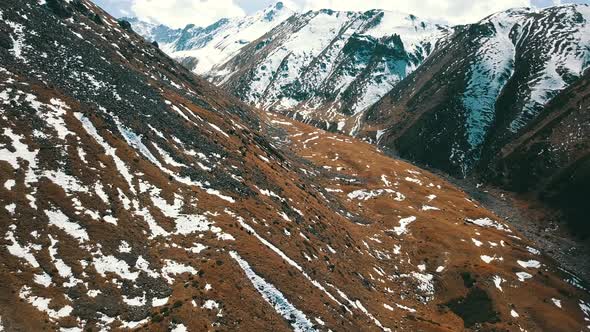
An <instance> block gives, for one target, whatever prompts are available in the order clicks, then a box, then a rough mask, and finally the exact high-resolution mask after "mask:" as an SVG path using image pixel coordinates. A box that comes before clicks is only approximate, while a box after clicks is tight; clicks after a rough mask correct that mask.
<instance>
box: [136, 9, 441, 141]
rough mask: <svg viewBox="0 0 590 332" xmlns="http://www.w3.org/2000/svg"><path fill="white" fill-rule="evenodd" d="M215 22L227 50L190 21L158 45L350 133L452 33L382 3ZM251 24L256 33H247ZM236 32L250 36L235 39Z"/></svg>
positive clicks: (270, 102)
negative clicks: (181, 34)
mask: <svg viewBox="0 0 590 332" xmlns="http://www.w3.org/2000/svg"><path fill="white" fill-rule="evenodd" d="M279 9H280V11H279V13H280V14H276V12H277V11H278V10H279ZM269 13H275V14H273V15H272V17H273V20H272V21H271V23H267V19H266V18H267V17H268V16H269ZM287 18H288V19H287ZM220 22H225V23H219V24H216V25H215V27H214V28H213V26H212V27H209V28H207V29H209V30H213V31H214V33H215V34H216V35H219V36H224V38H225V37H226V36H227V35H229V36H236V37H233V39H231V40H230V41H224V42H223V46H222V47H228V46H227V45H229V44H230V42H233V43H234V44H233V45H234V46H235V47H231V52H226V53H227V55H228V56H221V57H220V56H218V55H217V54H212V55H211V56H210V53H211V49H212V47H218V46H217V45H218V43H220V42H219V41H218V40H215V39H211V38H207V39H205V37H207V36H208V35H207V34H203V33H201V32H200V31H201V30H202V29H201V28H194V29H196V30H195V31H198V33H196V35H197V36H198V37H193V38H194V39H196V40H197V41H198V42H197V43H176V44H174V45H173V46H172V47H168V46H165V47H164V48H163V49H164V50H165V51H166V53H168V54H169V55H171V56H172V57H175V58H177V59H179V60H180V61H181V62H182V63H183V64H185V65H186V66H188V67H189V69H195V68H194V67H193V66H192V64H193V63H198V62H200V61H208V63H209V64H210V66H208V67H207V68H206V70H202V69H199V68H197V69H195V72H197V73H199V74H203V75H205V76H206V77H207V78H208V79H209V81H211V82H213V83H215V84H217V85H219V86H221V87H223V88H224V89H225V90H227V91H230V92H231V93H233V94H234V95H236V96H238V97H240V98H241V99H242V100H243V101H245V102H248V103H251V104H253V105H256V106H257V107H260V108H263V109H265V110H272V111H281V112H284V113H287V114H289V115H290V116H293V117H297V118H298V119H300V120H303V121H307V122H314V123H315V124H317V125H320V126H322V127H324V128H330V127H333V129H338V130H339V131H341V132H344V131H346V132H351V131H352V132H353V133H355V132H356V130H358V127H357V128H356V129H355V128H353V125H347V123H346V121H347V120H348V119H350V118H353V117H354V118H355V119H356V118H359V117H361V116H360V114H362V112H363V111H365V110H366V109H368V108H369V106H371V105H373V104H374V103H375V102H377V101H378V100H379V99H381V97H383V96H384V95H385V94H387V92H389V91H390V90H391V88H392V87H393V86H395V85H396V84H397V83H398V82H400V81H401V80H403V79H404V78H405V77H406V76H407V75H408V74H409V73H411V72H412V71H414V70H415V69H416V68H417V67H418V66H419V65H420V64H421V63H422V62H423V61H424V59H426V58H427V57H428V56H429V55H430V54H431V52H432V51H433V50H434V49H435V48H436V47H437V45H438V44H439V43H441V42H442V40H444V39H445V38H446V37H448V36H449V35H450V34H451V33H452V29H450V28H448V27H446V26H441V25H437V24H431V23H429V22H425V21H423V20H420V19H419V18H417V17H415V16H413V15H406V14H399V13H394V12H388V11H382V10H373V11H368V12H364V13H360V12H339V11H333V10H320V11H309V12H307V13H294V12H293V11H290V10H288V9H286V7H284V6H283V4H282V3H278V4H277V5H275V6H272V7H269V8H267V9H266V10H264V11H262V12H260V13H256V14H255V15H252V16H248V17H246V18H243V19H240V21H238V22H248V24H245V23H239V24H238V23H234V24H232V25H231V26H229V23H228V22H233V21H220ZM280 22H282V23H281V24H278V26H276V27H274V25H275V24H277V23H280ZM132 24H133V26H134V28H135V27H137V28H136V30H137V31H138V32H139V33H140V34H142V35H144V36H145V37H146V38H148V39H154V38H153V33H146V32H145V30H146V29H145V28H144V27H143V23H141V22H138V21H137V20H133V21H132ZM252 26H253V27H255V29H254V30H255V31H256V32H257V33H251V31H250V30H253V28H251V27H252ZM185 30H186V29H185ZM193 34H195V33H189V35H193ZM239 35H248V36H251V38H245V39H243V38H242V39H240V40H243V41H244V42H243V43H237V42H235V40H237V39H238V37H237V36H239ZM155 40H158V39H157V38H155ZM213 53H215V52H213ZM186 56H189V58H186ZM193 59H197V60H193ZM205 59H210V60H205Z"/></svg>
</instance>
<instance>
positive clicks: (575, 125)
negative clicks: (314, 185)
mask: <svg viewBox="0 0 590 332" xmlns="http://www.w3.org/2000/svg"><path fill="white" fill-rule="evenodd" d="M276 6H278V7H277V8H282V10H286V9H285V8H286V7H285V6H284V5H283V4H282V3H279V4H277V5H276ZM273 8H275V7H270V8H268V9H266V10H264V11H262V12H261V13H258V14H255V15H252V16H250V17H247V18H241V19H233V20H234V21H235V22H241V21H248V22H251V21H256V22H264V20H262V19H261V17H263V16H264V15H263V14H264V13H267V12H269V11H272V12H274V11H276V8H275V9H273ZM285 16H287V15H285ZM589 20H590V6H589V5H587V4H586V5H583V4H579V5H562V6H555V7H549V8H546V9H533V8H518V9H511V10H507V11H504V12H499V13H496V14H493V15H490V16H489V17H486V18H484V19H483V20H481V21H479V22H477V23H474V24H469V25H462V26H445V25H441V24H436V23H435V22H428V21H427V20H422V19H419V18H418V17H417V16H415V15H412V14H400V13H395V12H389V11H383V10H373V11H367V12H362V13H361V12H338V11H333V10H328V9H327V10H320V11H310V12H306V13H293V14H292V16H291V17H290V18H288V19H286V20H283V22H282V23H280V24H278V25H276V26H275V27H274V28H272V29H271V26H273V25H270V24H268V25H267V24H264V26H265V27H266V28H267V29H268V30H267V31H266V33H264V34H263V33H262V32H260V33H259V35H260V36H259V37H258V38H257V39H255V40H252V41H251V42H250V43H247V44H244V45H238V43H236V42H234V44H233V45H234V46H233V47H232V48H231V50H232V54H233V55H232V56H231V57H229V59H228V57H217V59H219V61H217V62H216V63H215V64H214V65H213V66H211V68H210V69H209V70H208V71H205V72H203V71H199V70H197V71H196V72H197V73H200V74H203V75H204V76H206V77H207V78H208V80H209V81H211V82H212V83H214V84H216V85H218V86H220V87H221V88H223V89H224V90H226V91H229V92H231V93H232V94H234V95H235V96H237V97H239V98H240V99H242V100H243V101H245V102H247V103H249V104H251V105H254V106H257V107H259V108H262V109H264V110H267V111H272V112H275V113H279V114H282V115H286V116H288V117H290V118H293V119H297V120H299V121H302V122H305V123H308V124H312V125H314V126H316V127H319V128H321V129H324V130H328V131H331V132H340V133H345V134H348V135H351V136H354V137H358V138H361V139H363V140H365V141H368V142H371V143H374V144H376V145H377V146H378V147H379V148H380V149H382V150H383V151H384V152H385V153H387V154H389V155H392V156H396V157H401V158H404V159H407V160H410V161H412V162H415V163H417V164H419V165H422V166H423V167H427V168H429V169H433V170H440V171H443V172H444V173H446V174H450V175H451V176H453V177H455V178H459V179H464V178H466V179H468V180H469V181H472V182H474V183H478V184H485V185H486V187H491V188H493V189H495V188H501V189H505V190H508V191H509V193H510V194H513V195H516V197H518V199H519V200H521V201H525V203H524V204H525V205H526V206H527V208H526V209H525V210H526V211H530V210H531V209H530V207H531V206H541V207H542V209H541V210H543V211H542V212H539V209H536V208H535V209H532V210H534V211H537V212H535V213H536V214H542V215H544V216H545V217H543V218H542V219H544V221H543V223H544V224H553V223H554V220H555V219H558V220H565V221H567V222H569V224H570V226H573V228H570V230H571V232H572V233H574V234H575V235H576V236H578V237H581V238H588V237H589V236H590V227H588V223H587V217H586V216H587V213H588V212H589V211H588V209H587V207H586V204H585V202H586V197H588V195H589V194H590V192H589V191H588V190H589V189H588V188H590V186H588V185H587V184H588V183H589V182H588V181H589V179H590V171H588V169H589V168H588V158H590V154H589V148H590V139H589V137H590V135H589V130H590V122H588V121H587V120H588V119H587V116H586V115H585V114H587V113H588V105H587V101H586V96H588V94H589V93H590V90H588V85H587V84H586V82H587V76H585V74H584V73H585V72H587V69H588V67H589V65H590V23H589V22H590V21H589ZM229 21H230V22H233V21H231V20H229ZM224 22H226V20H222V21H220V22H219V23H217V24H214V25H213V26H211V27H209V28H206V29H199V30H196V31H197V34H196V36H195V35H190V36H193V38H197V39H198V40H203V39H204V38H205V36H207V35H208V34H206V33H203V32H201V31H205V30H207V31H208V30H215V31H218V30H216V29H218V27H219V26H222V25H223V24H226V23H224ZM133 26H134V27H135V26H137V27H138V28H141V25H139V23H134V24H133ZM235 26H239V24H237V25H236V24H233V25H231V27H232V28H233V27H235ZM257 26H263V23H258V25H257ZM220 29H221V31H224V29H223V28H220ZM138 30H139V31H140V33H141V34H144V33H142V32H141V31H142V30H143V29H138ZM228 31H229V30H228ZM232 31H233V30H232ZM260 31H262V29H261V30H260ZM219 34H221V35H226V33H225V32H219ZM144 35H146V34H144ZM148 35H149V38H151V39H153V40H158V37H157V36H156V35H155V34H154V33H151V34H148ZM227 35H230V36H233V35H234V33H229V34H227ZM186 38H188V36H187V37H178V38H177V39H176V40H177V42H172V43H173V44H174V45H177V44H179V42H178V41H181V40H184V39H186ZM251 39H254V37H253V38H251ZM180 44H182V45H184V43H180ZM216 45H221V44H219V43H218V42H213V41H212V42H211V43H201V44H198V45H195V46H194V47H192V52H195V53H196V52H203V54H209V53H211V54H215V53H214V52H212V51H210V49H211V48H212V47H216ZM163 49H164V50H165V51H166V52H167V53H168V54H169V55H171V56H172V57H174V58H177V59H180V60H181V62H182V63H184V64H185V65H187V62H186V61H185V60H184V59H185V58H183V55H182V54H183V52H186V51H180V50H178V49H170V48H163ZM203 57H204V58H206V59H207V58H209V57H208V56H203ZM197 58H198V57H197ZM195 61H196V60H193V61H192V62H195ZM188 68H189V69H192V67H191V66H188ZM502 197H504V196H502ZM516 205H519V204H516ZM545 208H548V210H545ZM525 214H528V212H526V213H525ZM529 217H530V216H529ZM527 218H528V217H527ZM558 223H559V222H558ZM539 227H540V228H545V226H539ZM551 227H552V226H551ZM551 227H550V228H551Z"/></svg>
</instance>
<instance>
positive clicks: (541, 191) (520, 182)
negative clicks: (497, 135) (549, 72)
mask: <svg viewBox="0 0 590 332" xmlns="http://www.w3.org/2000/svg"><path fill="white" fill-rule="evenodd" d="M589 78H590V74H589V73H586V74H585V75H584V76H583V77H582V78H581V79H580V80H579V81H577V82H576V83H574V84H573V85H572V86H571V87H569V88H568V89H566V90H565V91H563V92H562V93H560V94H559V95H558V96H557V97H556V98H555V99H553V100H552V101H551V102H550V103H549V104H548V105H547V106H546V107H545V108H544V109H543V111H542V112H541V113H540V115H539V117H538V118H537V119H536V120H535V121H533V122H532V123H531V124H530V125H528V126H527V127H525V128H524V129H523V130H522V133H521V134H520V135H519V136H518V137H517V138H516V139H514V140H513V141H511V142H510V143H509V144H506V145H505V146H504V147H503V148H502V150H501V152H500V153H499V154H498V155H497V156H494V157H492V158H491V160H492V162H491V163H490V164H488V166H487V167H483V166H482V170H481V172H482V173H483V174H484V175H485V176H486V177H487V178H488V179H489V180H490V181H492V182H494V183H497V184H499V185H501V186H503V187H506V188H509V189H511V190H514V191H516V192H523V193H530V192H533V193H536V194H537V195H538V196H539V197H540V198H541V199H542V200H544V201H546V202H548V203H549V204H550V205H551V206H554V207H557V208H559V209H560V210H561V211H563V212H564V217H565V219H566V220H567V221H568V222H570V224H571V226H572V229H573V232H574V234H576V236H580V237H582V238H587V237H588V236H589V235H590V228H589V227H590V224H588V222H587V216H586V215H587V206H586V205H587V204H586V202H585V199H584V198H583V197H587V195H588V194H589V192H588V188H590V187H589V186H588V184H589V182H588V181H589V179H590V172H589V171H590V168H589V164H588V162H589V148H590V141H589V140H588V137H590V113H589V112H588V110H589V107H590V85H589V84H590V81H589Z"/></svg>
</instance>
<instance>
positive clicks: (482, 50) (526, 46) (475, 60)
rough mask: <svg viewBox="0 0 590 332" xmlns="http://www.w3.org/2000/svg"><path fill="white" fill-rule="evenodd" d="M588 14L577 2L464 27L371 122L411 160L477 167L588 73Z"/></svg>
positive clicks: (462, 171) (462, 169) (467, 170)
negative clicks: (585, 71)
mask: <svg viewBox="0 0 590 332" xmlns="http://www.w3.org/2000/svg"><path fill="white" fill-rule="evenodd" d="M588 19H590V7H588V6H587V5H577V6H574V5H570V6H561V7H552V8H548V9H545V10H542V11H540V12H534V11H531V10H526V9H524V10H510V11H507V12H503V13H499V14H496V15H493V16H491V17H489V18H486V19H485V20H483V21H481V22H479V23H478V24H474V25H468V26H464V27H461V28H458V29H457V32H456V33H455V35H454V36H453V38H452V39H451V40H450V41H449V42H448V43H447V44H446V45H445V46H444V47H442V48H441V49H440V50H438V51H437V52H435V54H434V55H433V56H431V57H430V58H429V59H428V60H427V61H426V62H425V63H424V64H423V66H421V67H420V68H419V69H418V71H416V72H415V73H414V74H413V75H412V76H411V77H409V78H408V79H407V80H405V81H404V82H402V84H399V85H397V86H396V87H394V89H392V91H391V92H390V93H389V95H388V96H386V97H385V98H384V99H383V100H381V101H380V102H379V103H377V104H376V105H374V106H373V107H372V109H371V110H370V111H368V112H367V116H366V118H365V119H364V120H365V121H366V124H367V128H370V129H367V130H374V129H375V128H379V130H381V131H380V132H379V134H378V135H376V136H379V137H378V141H379V145H380V146H382V147H385V148H390V149H391V150H393V151H395V152H396V153H399V154H400V155H401V156H403V157H405V158H408V159H411V160H415V161H418V162H421V163H423V164H427V165H430V166H432V167H435V168H438V169H442V170H445V171H447V172H449V173H450V174H453V175H457V176H461V177H465V176H468V175H470V174H472V173H473V172H474V171H475V170H477V169H478V168H479V167H480V166H482V165H483V166H485V165H487V163H488V162H489V160H490V159H491V158H493V157H494V156H495V154H496V153H497V152H498V151H499V150H500V149H501V148H502V146H503V145H505V144H507V143H509V142H510V141H511V140H512V139H514V138H515V137H517V136H518V135H519V134H520V133H521V132H522V128H523V127H525V126H526V125H527V124H529V123H530V122H531V121H532V120H534V119H536V118H537V117H538V115H539V113H540V112H541V111H542V110H543V108H544V106H545V104H546V103H547V102H549V101H550V100H551V99H553V98H554V97H555V96H557V94H559V93H560V92H561V91H562V90H563V89H565V88H566V87H567V86H569V85H570V84H572V83H574V82H576V80H578V79H579V78H580V77H581V76H582V74H583V72H584V70H585V69H586V68H587V67H588V65H589V64H590V48H589V47H590V40H589V39H588V36H590V23H589V22H588V21H587V20H588ZM372 135H375V133H373V134H372ZM416 142H420V143H419V144H416Z"/></svg>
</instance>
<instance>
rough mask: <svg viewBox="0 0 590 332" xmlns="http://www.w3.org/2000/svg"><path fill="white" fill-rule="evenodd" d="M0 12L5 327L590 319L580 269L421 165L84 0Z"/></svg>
mask: <svg viewBox="0 0 590 332" xmlns="http://www.w3.org/2000/svg"><path fill="white" fill-rule="evenodd" d="M0 17H1V19H0V128H1V130H0V279H1V280H2V282H1V283H0V330H6V331H43V330H47V331H102V330H107V331H109V330H125V331H127V330H140V329H141V330H148V331H175V332H179V331H200V330H209V329H212V330H213V329H214V330H244V331H268V330H273V331H292V330H305V331H359V330H363V331H365V330H366V331H393V330H406V331H417V330H427V331H454V330H469V329H471V330H482V329H488V330H514V329H519V330H520V329H526V330H530V331H537V330H547V331H579V330H582V329H584V328H585V326H586V325H587V320H588V319H590V317H589V314H590V313H589V312H588V306H589V305H590V296H589V295H588V292H587V290H586V289H588V286H585V285H584V283H583V282H581V281H580V280H579V278H577V277H576V276H574V275H572V274H570V273H568V272H565V271H564V270H562V269H560V266H559V265H558V264H557V263H556V262H555V261H553V260H551V259H550V258H548V257H547V256H545V255H544V254H542V253H541V251H539V250H538V249H536V248H534V245H533V244H532V243H530V242H528V241H527V240H526V239H524V237H523V235H522V234H520V233H519V232H518V231H517V230H516V229H514V228H513V227H512V225H509V224H507V223H506V221H504V220H502V219H501V218H498V217H497V216H496V215H494V214H493V213H492V212H490V211H488V210H486V209H485V208H483V207H482V206H481V205H480V204H479V203H477V202H475V201H474V200H473V199H472V198H470V197H468V196H467V195H466V194H465V192H463V191H462V190H460V189H459V188H457V187H455V186H454V185H452V184H450V183H448V182H446V181H444V180H443V179H441V178H439V177H437V176H436V175H434V174H431V173H429V172H427V171H424V170H421V169H419V168H417V167H415V166H412V165H410V164H408V163H406V162H402V161H398V160H394V159H391V158H389V157H387V156H385V155H383V154H382V153H380V152H379V151H378V150H377V149H376V148H375V147H374V146H371V145H369V144H366V143H363V142H361V141H359V140H356V139H353V138H350V137H346V136H343V135H336V134H332V133H328V132H324V131H321V130H317V129H316V128H313V127H311V126H307V125H304V124H301V123H298V122H296V121H292V120H289V119H286V118H284V117H280V116H274V115H269V114H266V113H264V112H260V111H258V110H256V109H252V108H250V107H248V106H247V105H245V104H243V103H241V102H240V101H238V100H237V99H235V98H233V97H230V96H228V95H227V94H226V93H224V92H222V91H221V90H219V89H217V88H215V87H213V86H212V85H211V84H209V83H207V82H205V81H203V80H202V79H200V78H198V77H196V76H193V75H192V74H191V73H190V72H189V71H188V70H186V69H185V68H183V67H181V66H180V65H178V64H177V63H176V62H175V61H173V60H172V59H170V58H168V57H167V56H166V55H165V54H164V53H163V52H161V51H160V50H158V49H157V48H156V47H155V46H153V45H152V44H151V43H147V42H145V41H144V40H143V39H142V38H140V37H139V36H138V35H136V34H134V33H132V32H130V31H128V30H126V27H127V25H126V24H125V23H123V22H117V21H115V20H114V19H113V18H112V17H110V16H109V15H108V14H106V13H105V12H103V11H102V10H100V9H99V8H98V7H96V6H94V5H93V4H92V3H91V2H89V1H86V0H63V1H62V0H48V1H47V2H45V3H39V2H38V1H37V0H30V1H22V0H5V1H3V2H0ZM48 41H50V42H48ZM48 59H51V61H48ZM474 307H477V308H478V311H477V313H476V314H474V313H473V310H471V308H474ZM547 317H551V318H552V319H547Z"/></svg>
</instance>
